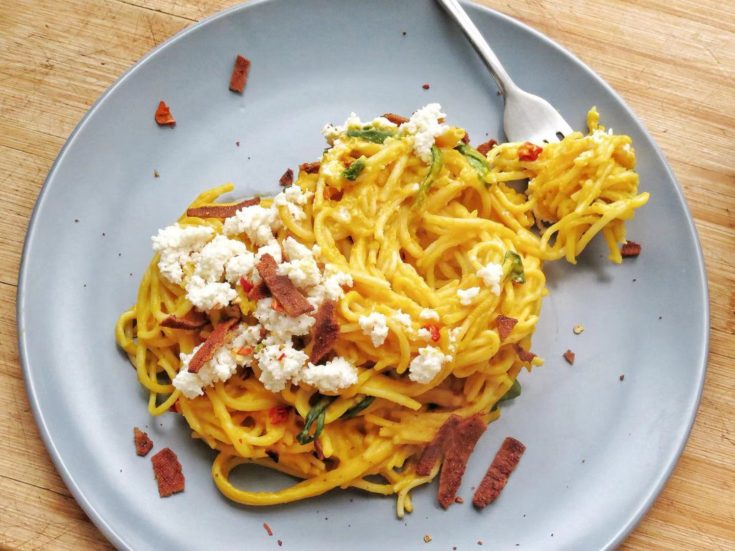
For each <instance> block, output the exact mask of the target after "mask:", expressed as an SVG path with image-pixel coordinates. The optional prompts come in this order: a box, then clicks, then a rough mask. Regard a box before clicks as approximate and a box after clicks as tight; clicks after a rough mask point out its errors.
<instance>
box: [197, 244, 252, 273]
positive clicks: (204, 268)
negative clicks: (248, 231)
mask: <svg viewBox="0 0 735 551" xmlns="http://www.w3.org/2000/svg"><path fill="white" fill-rule="evenodd" d="M248 254H250V256H252V253H250V252H249V251H248V248H247V247H246V246H245V243H243V242H242V241H237V240H235V239H228V238H227V237H225V236H224V235H217V236H216V237H215V238H214V239H212V241H210V242H209V243H207V244H206V245H205V246H204V248H203V249H202V250H201V252H200V253H199V258H198V259H197V264H196V269H195V270H194V275H197V276H199V277H201V278H202V279H203V280H204V281H206V282H207V283H211V282H215V281H219V280H220V279H222V275H223V272H224V271H225V268H226V266H227V263H228V262H229V261H230V260H231V259H232V258H233V257H236V256H238V255H248ZM228 279H229V278H228Z"/></svg>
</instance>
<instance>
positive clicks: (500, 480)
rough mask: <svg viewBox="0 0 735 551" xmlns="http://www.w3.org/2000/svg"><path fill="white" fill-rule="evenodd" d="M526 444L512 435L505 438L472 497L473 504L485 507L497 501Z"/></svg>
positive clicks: (481, 507)
mask: <svg viewBox="0 0 735 551" xmlns="http://www.w3.org/2000/svg"><path fill="white" fill-rule="evenodd" d="M525 451H526V446H524V445H523V443H521V442H519V441H518V440H516V439H515V438H511V437H510V436H509V437H507V438H506V439H505V440H503V444H502V445H501V446H500V449H499V450H498V453H496V454H495V458H494V459H493V462H492V463H491V464H490V467H489V468H488V470H487V472H486V473H485V476H484V477H483V479H482V482H480V485H479V486H478V488H477V491H476V492H475V495H474V496H473V497H472V504H473V505H474V506H475V507H477V508H478V509H483V508H485V507H486V506H488V505H489V504H490V503H492V502H493V501H495V500H496V499H497V498H498V496H499V495H500V492H502V491H503V488H505V485H506V484H507V483H508V478H509V477H510V475H511V473H512V472H513V471H514V470H515V468H516V467H517V466H518V462H519V461H520V460H521V456H522V455H523V452H525Z"/></svg>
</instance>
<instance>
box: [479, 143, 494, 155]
mask: <svg viewBox="0 0 735 551" xmlns="http://www.w3.org/2000/svg"><path fill="white" fill-rule="evenodd" d="M496 145H498V142H497V141H495V140H488V141H486V142H484V143H481V144H480V145H478V146H477V151H479V152H480V153H482V154H483V155H487V152H488V151H490V150H491V149H492V148H493V147H495V146H496Z"/></svg>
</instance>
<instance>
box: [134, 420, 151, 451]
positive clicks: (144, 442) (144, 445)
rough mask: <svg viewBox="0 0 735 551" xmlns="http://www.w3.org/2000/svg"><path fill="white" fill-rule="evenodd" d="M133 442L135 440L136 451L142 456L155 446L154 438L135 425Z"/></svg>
mask: <svg viewBox="0 0 735 551" xmlns="http://www.w3.org/2000/svg"><path fill="white" fill-rule="evenodd" d="M133 442H135V453H136V454H137V455H139V456H141V457H145V456H146V455H148V452H149V451H151V448H152V447H153V440H151V439H150V438H149V437H148V435H147V434H146V433H145V432H143V431H142V430H140V429H139V428H138V427H133Z"/></svg>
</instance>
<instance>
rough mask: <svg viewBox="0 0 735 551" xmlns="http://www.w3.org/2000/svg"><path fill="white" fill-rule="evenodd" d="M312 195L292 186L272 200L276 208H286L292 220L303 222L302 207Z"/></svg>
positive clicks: (304, 216)
mask: <svg viewBox="0 0 735 551" xmlns="http://www.w3.org/2000/svg"><path fill="white" fill-rule="evenodd" d="M312 195H313V193H312V192H311V191H307V192H304V191H303V190H302V189H301V188H300V187H299V186H297V185H293V186H289V187H287V188H286V189H285V190H283V191H282V192H281V193H279V194H278V195H276V196H275V198H274V199H273V205H274V206H276V207H286V208H287V209H288V212H289V213H290V214H291V216H292V217H293V219H294V220H303V219H304V218H306V213H305V212H304V205H306V203H307V202H308V201H309V199H311V196H312Z"/></svg>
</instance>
